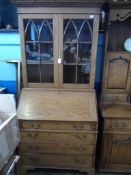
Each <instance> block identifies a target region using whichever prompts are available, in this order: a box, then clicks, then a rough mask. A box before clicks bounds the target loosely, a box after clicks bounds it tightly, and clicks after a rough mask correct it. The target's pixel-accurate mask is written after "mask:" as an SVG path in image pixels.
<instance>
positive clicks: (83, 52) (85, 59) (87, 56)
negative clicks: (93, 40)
mask: <svg viewBox="0 0 131 175" xmlns="http://www.w3.org/2000/svg"><path fill="white" fill-rule="evenodd" d="M79 63H91V44H79Z"/></svg>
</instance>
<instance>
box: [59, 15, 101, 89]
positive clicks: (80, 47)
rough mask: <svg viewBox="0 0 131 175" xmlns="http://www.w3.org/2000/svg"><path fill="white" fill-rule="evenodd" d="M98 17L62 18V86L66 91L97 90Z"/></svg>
mask: <svg viewBox="0 0 131 175" xmlns="http://www.w3.org/2000/svg"><path fill="white" fill-rule="evenodd" d="M98 25H99V16H98V15H90V14H66V15H60V16H59V61H60V62H59V61H58V62H59V63H60V64H59V75H60V76H59V82H60V87H63V88H74V87H75V88H94V78H95V66H96V49H97V38H98Z"/></svg>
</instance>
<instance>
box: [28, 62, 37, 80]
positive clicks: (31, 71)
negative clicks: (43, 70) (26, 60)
mask: <svg viewBox="0 0 131 175" xmlns="http://www.w3.org/2000/svg"><path fill="white" fill-rule="evenodd" d="M27 77H28V82H29V83H40V65H39V64H27Z"/></svg>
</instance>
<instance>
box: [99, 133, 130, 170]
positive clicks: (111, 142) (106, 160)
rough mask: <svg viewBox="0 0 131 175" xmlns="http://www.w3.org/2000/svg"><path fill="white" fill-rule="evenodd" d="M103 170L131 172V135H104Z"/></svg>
mask: <svg viewBox="0 0 131 175" xmlns="http://www.w3.org/2000/svg"><path fill="white" fill-rule="evenodd" d="M100 167H101V169H108V170H109V171H116V172H131V135H130V134H115V133H114V134H104V137H103V145H102V156H101V166H100Z"/></svg>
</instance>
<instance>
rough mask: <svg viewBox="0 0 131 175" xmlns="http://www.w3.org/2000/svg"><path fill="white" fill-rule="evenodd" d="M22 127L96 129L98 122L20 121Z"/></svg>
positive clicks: (38, 128)
mask: <svg viewBox="0 0 131 175" xmlns="http://www.w3.org/2000/svg"><path fill="white" fill-rule="evenodd" d="M19 124H20V128H21V129H30V130H34V129H37V130H76V131H79V130H88V131H96V130H97V123H93V122H90V123H88V122H54V121H53V122H48V121H44V122H43V121H25V120H24V121H23V120H20V121H19Z"/></svg>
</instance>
